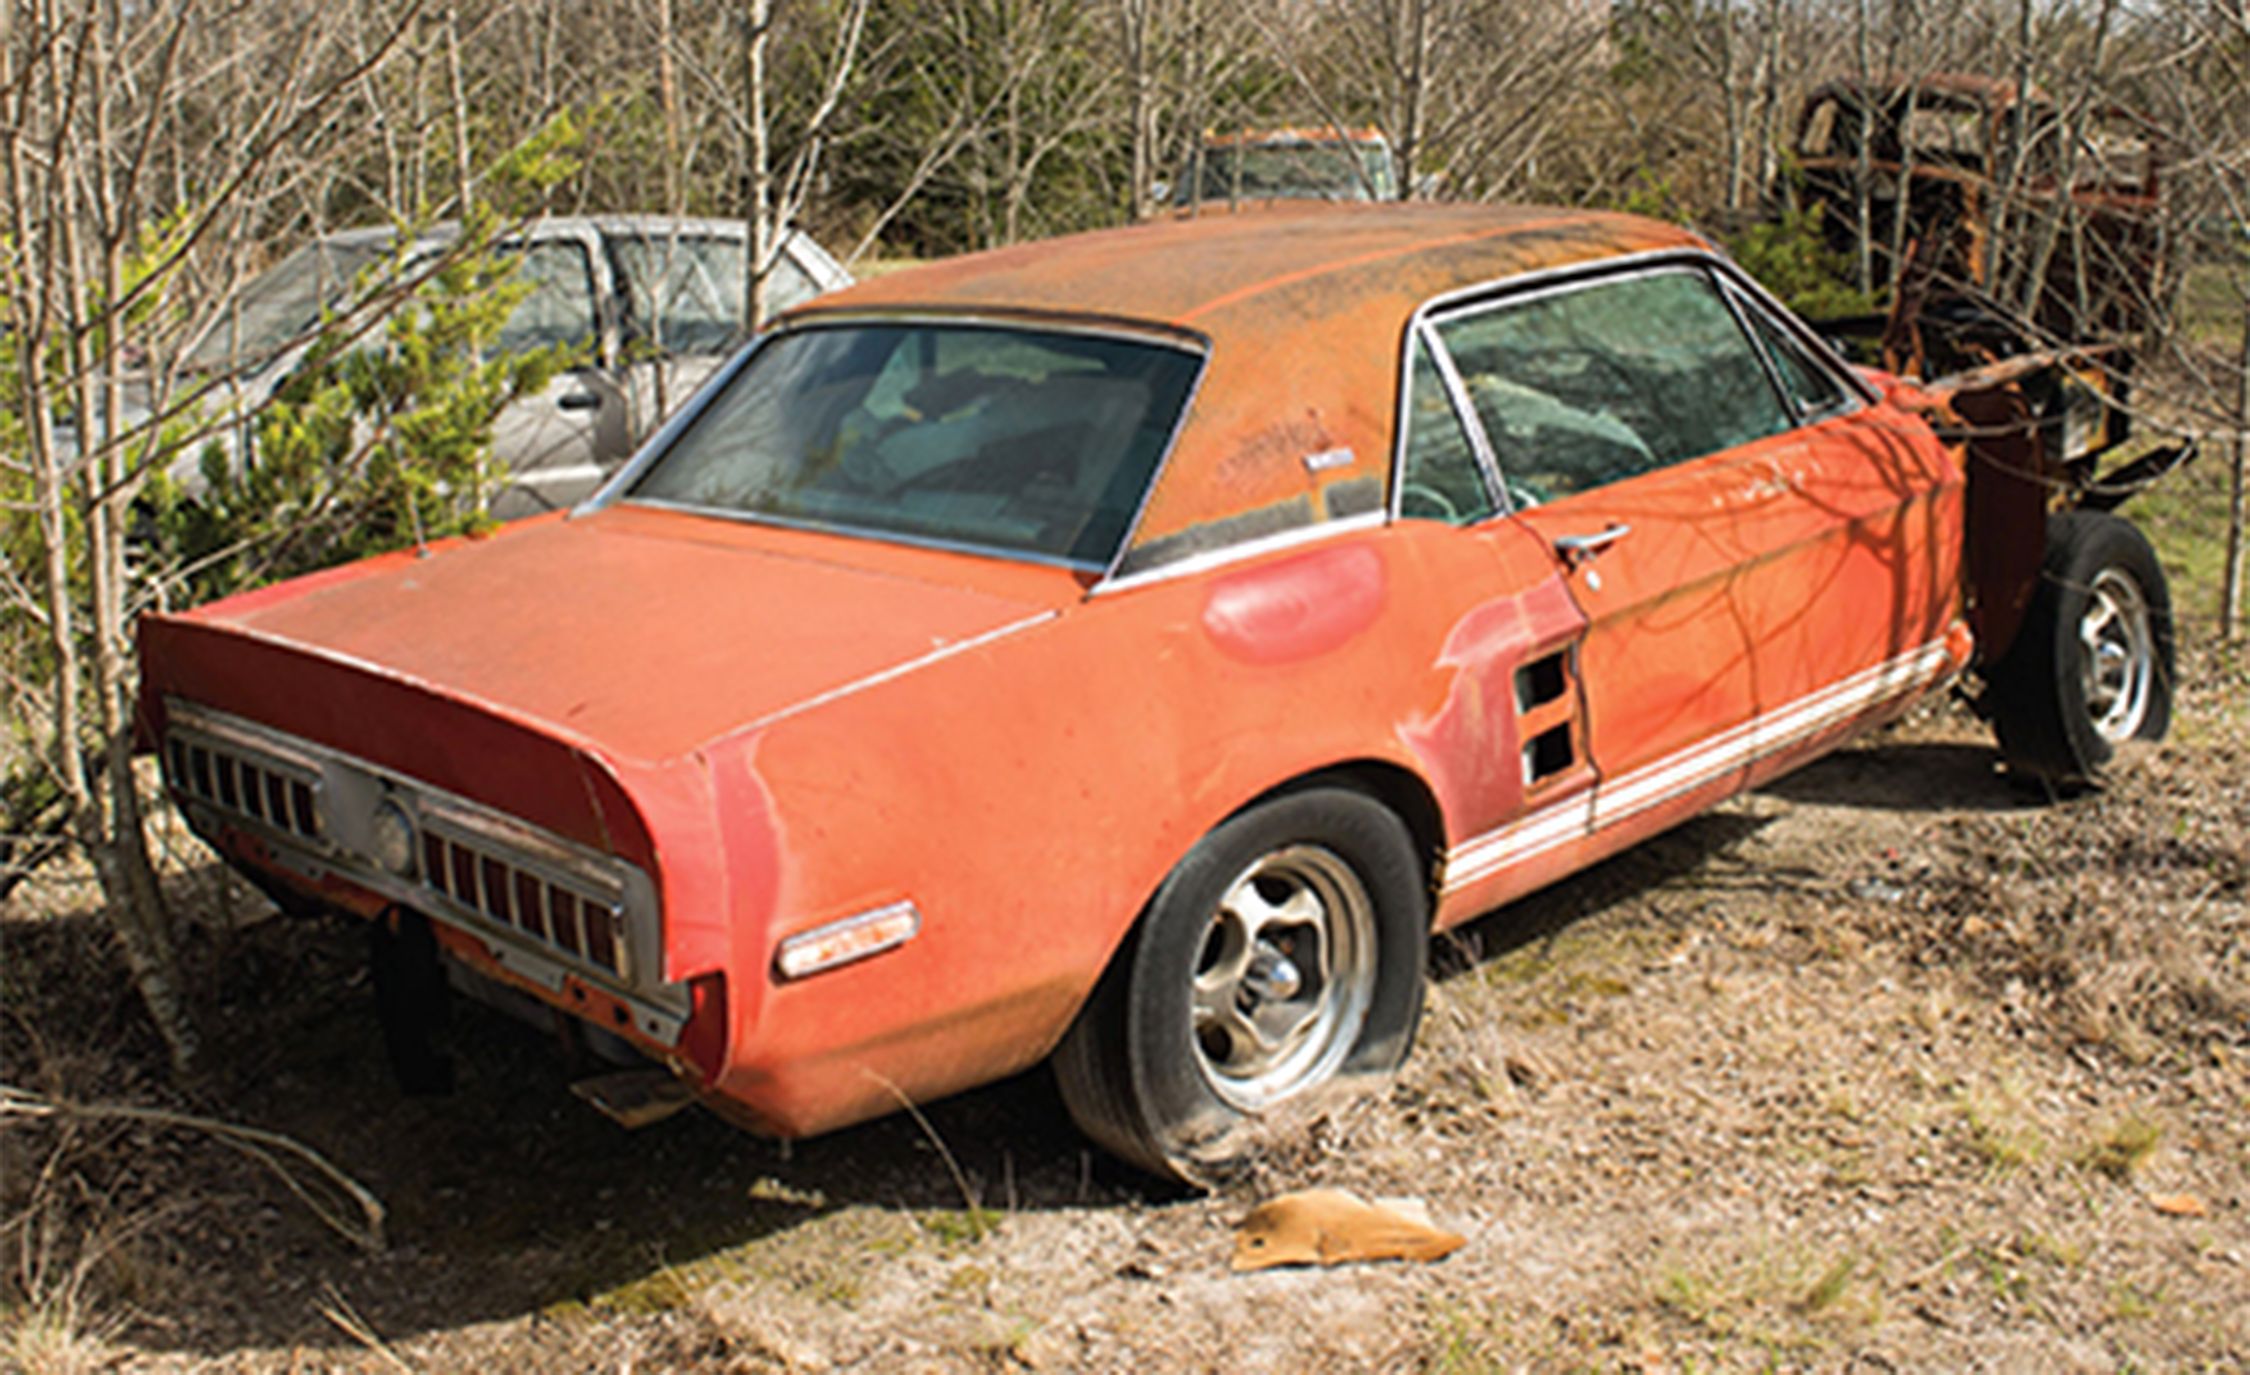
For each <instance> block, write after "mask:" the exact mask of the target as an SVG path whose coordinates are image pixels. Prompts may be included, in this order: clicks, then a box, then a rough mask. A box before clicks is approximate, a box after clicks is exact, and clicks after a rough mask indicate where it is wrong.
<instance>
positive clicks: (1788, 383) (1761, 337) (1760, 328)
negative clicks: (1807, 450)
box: [1735, 297, 1852, 416]
mask: <svg viewBox="0 0 2250 1375" xmlns="http://www.w3.org/2000/svg"><path fill="white" fill-rule="evenodd" d="M1735 299H1736V302H1737V304H1739V305H1740V306H1741V307H1742V314H1743V317H1744V318H1745V319H1747V320H1749V321H1750V328H1751V329H1752V330H1753V331H1754V332H1755V333H1756V334H1757V336H1758V341H1759V342H1760V343H1762V344H1764V345H1765V347H1766V356H1767V357H1768V358H1771V359H1772V360H1773V366H1774V371H1775V372H1776V373H1778V374H1780V376H1781V389H1782V390H1783V391H1784V392H1786V393H1788V395H1789V399H1790V401H1792V402H1794V403H1795V404H1796V407H1797V410H1798V412H1799V413H1800V414H1803V415H1808V416H1812V415H1822V414H1825V413H1827V412H1829V411H1833V410H1837V409H1840V408H1841V407H1842V406H1844V404H1845V403H1846V402H1848V401H1850V400H1851V398H1852V393H1851V392H1850V390H1849V389H1847V388H1846V387H1845V386H1844V383H1843V381H1842V380H1841V379H1839V378H1838V377H1837V376H1836V375H1835V374H1834V373H1832V372H1830V371H1829V370H1828V369H1827V368H1824V367H1822V366H1821V365H1820V363H1819V362H1818V361H1817V360H1815V359H1814V358H1813V356H1812V354H1810V353H1809V352H1807V351H1806V349H1805V346H1804V345H1803V344H1801V343H1798V342H1797V339H1796V336H1794V335H1792V334H1791V333H1790V332H1789V331H1788V330H1786V329H1783V328H1782V327H1781V326H1780V325H1779V324H1777V323H1776V322H1775V321H1774V319H1773V317H1772V316H1770V315H1768V314H1766V313H1765V312H1764V311H1762V310H1760V309H1758V307H1757V306H1756V305H1755V304H1754V303H1752V302H1749V301H1744V300H1742V299H1741V298H1740V297H1736V298H1735Z"/></svg>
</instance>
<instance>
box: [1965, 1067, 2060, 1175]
mask: <svg viewBox="0 0 2250 1375" xmlns="http://www.w3.org/2000/svg"><path fill="white" fill-rule="evenodd" d="M1957 1106H1958V1107H1959V1108H1960V1112H1961V1122H1962V1126H1963V1127H1964V1128H1965V1129H1966V1132H1967V1138H1968V1140H1967V1144H1968V1148H1969V1151H1970V1153H1971V1154H1972V1155H1974V1156H1976V1157H1977V1158H1978V1159H1979V1160H1981V1161H1983V1162H1984V1164H1985V1168H1987V1169H1988V1170H1990V1171H1992V1172H1993V1173H1995V1174H2007V1173H2010V1172H2012V1171H2015V1170H2020V1169H2023V1168H2024V1167H2026V1166H2028V1165H2032V1164H2036V1163H2037V1162H2038V1161H2039V1160H2040V1159H2041V1158H2043V1157H2044V1156H2045V1155H2046V1153H2047V1138H2046V1136H2045V1134H2044V1133H2042V1132H2041V1131H2040V1130H2039V1126H2038V1124H2037V1123H2036V1122H2034V1121H2032V1120H2030V1118H2029V1117H2028V1116H2027V1115H2026V1114H2025V1113H2024V1111H2023V1109H2022V1107H2021V1105H2020V1103H2019V1102H2018V1101H2017V1098H2016V1095H2015V1094H2014V1093H2012V1092H2010V1091H2009V1090H2008V1089H2007V1088H2006V1087H2005V1086H2002V1087H2001V1088H1999V1089H1997V1090H1996V1091H1993V1092H1982V1091H1977V1090H1971V1089H1964V1090H1963V1091H1962V1092H1961V1094H1960V1096H1959V1098H1958V1099H1957Z"/></svg>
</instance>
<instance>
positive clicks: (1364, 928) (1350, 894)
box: [1055, 787, 1428, 1179]
mask: <svg viewBox="0 0 2250 1375" xmlns="http://www.w3.org/2000/svg"><path fill="white" fill-rule="evenodd" d="M1427 940H1428V902H1427V899H1426V896H1425V885H1424V879H1423V874H1422V866H1421V864H1420V862H1419V861H1418V860H1417V858H1416V856H1415V849H1414V842H1413V838H1412V836H1411V834H1410V833H1409V832H1408V831H1407V828H1406V826H1405V824H1404V823H1403V822H1402V821H1400V820H1399V818H1398V816H1397V815H1396V814H1395V813H1393V812H1391V811H1390V810H1389V809H1388V808H1386V807H1384V806H1383V805H1382V804H1380V803H1378V802H1376V801H1374V800H1373V799H1371V798H1369V797H1367V796H1365V795H1364V794H1361V793H1358V792H1354V791H1351V790H1349V789H1345V788H1336V787H1321V788H1310V789H1306V790H1305V791H1302V792H1295V793H1288V794H1284V795H1282V796H1280V797H1277V798H1274V799H1273V800H1271V801H1268V802H1263V803H1260V804H1258V805H1257V806H1255V807H1252V808H1250V809H1248V810H1246V811H1243V812H1240V813H1237V814H1236V815H1235V816H1233V817H1231V818H1229V819H1228V820H1227V821H1225V822H1224V823H1222V824H1221V825H1220V826H1219V827H1218V828H1217V829H1216V830H1214V831H1212V832H1211V834H1209V835H1208V836H1205V837H1204V838H1203V840H1202V841H1201V842H1199V843H1198V844H1197V845H1196V847H1195V848H1194V849H1193V850H1191V851H1189V852H1188V855H1187V857H1186V858H1185V859H1183V860H1181V861H1180V864H1179V866H1178V867H1177V868H1175V869H1174V870H1173V871H1172V873H1171V875H1170V876H1169V877H1167V878H1166V879H1165V880H1164V883H1163V885H1162V886H1161V887H1159V888H1158V889H1157V892H1156V896H1155V897H1154V898H1153V899H1151V900H1150V902H1149V905H1148V908H1147V910H1146V911H1144V912H1143V913H1142V915H1141V919H1140V922H1139V923H1138V925H1136V926H1135V928H1134V930H1133V934H1132V935H1131V936H1130V937H1129V938H1128V939H1127V942H1126V944H1125V947H1124V948H1123V949H1122V950H1120V951H1119V952H1118V954H1117V956H1116V958H1115V959H1114V960H1113V961H1112V962H1111V966H1110V968H1109V970H1108V971H1107V972H1106V973H1105V974H1104V975H1103V976H1102V981H1101V983H1100V985H1099V986H1098V987H1097V988H1096V989H1095V991H1094V995H1093V997H1092V998H1091V999H1089V1000H1088V1002H1087V1004H1086V1006H1085V1008H1084V1009H1082V1010H1081V1011H1080V1013H1079V1016H1078V1020H1077V1021H1076V1022H1075V1023H1074V1024H1073V1025H1072V1027H1071V1029H1070V1032H1069V1034H1068V1035H1066V1036H1065V1037H1064V1039H1063V1043H1062V1045H1061V1046H1060V1047H1058V1048H1057V1050H1056V1052H1055V1076H1056V1079H1057V1081H1058V1082H1059V1083H1060V1085H1061V1088H1062V1094H1063V1100H1064V1102H1065V1103H1066V1104H1068V1106H1069V1108H1070V1112H1071V1116H1072V1117H1073V1118H1075V1119H1076V1120H1077V1122H1078V1124H1079V1126H1080V1127H1081V1128H1082V1129H1083V1130H1084V1131H1085V1132H1086V1134H1087V1135H1088V1136H1091V1137H1093V1138H1094V1140H1096V1141H1097V1142H1099V1143H1100V1144H1101V1145H1102V1146H1104V1147H1105V1148H1107V1149H1108V1150H1109V1151H1110V1152H1111V1153H1113V1154H1115V1155H1118V1156H1120V1157H1122V1158H1124V1159H1126V1160H1129V1161H1131V1162H1132V1163H1134V1164H1136V1165H1139V1166H1141V1167H1142V1168H1144V1169H1147V1170H1149V1171H1151V1172H1153V1173H1157V1174H1165V1175H1173V1176H1177V1177H1180V1178H1185V1179H1196V1178H1199V1177H1203V1176H1206V1175H1207V1174H1208V1173H1209V1172H1210V1171H1211V1170H1212V1169H1214V1168H1216V1167H1219V1166H1223V1165H1225V1164H1226V1163H1228V1162H1229V1161H1230V1160H1231V1159H1233V1158H1234V1157H1235V1156H1236V1155H1238V1154H1239V1153H1240V1151H1241V1149H1242V1146H1243V1141H1244V1136H1243V1130H1242V1129H1243V1128H1244V1127H1246V1126H1248V1125H1250V1124H1251V1123H1253V1122H1254V1121H1255V1120H1256V1119H1257V1118H1259V1117H1260V1116H1261V1115H1262V1114H1264V1113H1266V1112H1268V1111H1269V1110H1270V1109H1272V1108H1274V1107H1276V1106H1278V1105H1279V1104H1281V1103H1284V1102H1286V1101H1288V1100H1290V1099H1293V1098H1296V1097H1298V1096H1300V1095H1302V1094H1304V1093H1306V1092H1308V1091H1309V1090H1312V1089H1315V1088H1317V1087H1319V1086H1321V1085H1324V1084H1328V1083H1331V1082H1333V1081H1335V1080H1338V1079H1340V1078H1344V1077H1347V1076H1355V1075H1374V1074H1382V1073H1387V1072H1388V1071H1390V1070H1392V1069H1395V1068H1397V1066H1398V1064H1399V1062H1400V1061H1402V1060H1404V1059H1405V1058H1406V1053H1407V1051H1408V1049H1409V1048H1411V1046H1412V1045H1413V1040H1414V1029H1415V1024H1416V1022H1417V1021H1418V1020H1419V1018H1420V1016H1421V1008H1422V963H1423V956H1424V952H1425V949H1426V946H1427Z"/></svg>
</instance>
